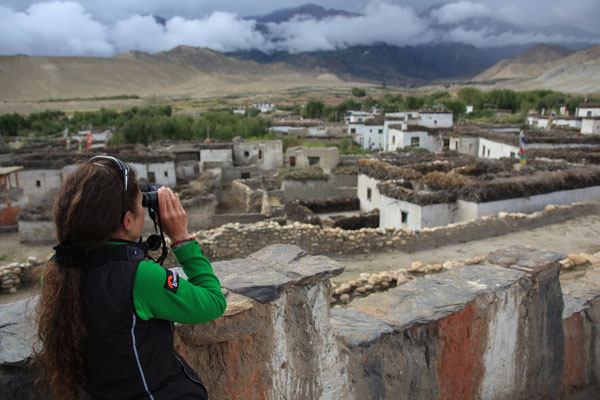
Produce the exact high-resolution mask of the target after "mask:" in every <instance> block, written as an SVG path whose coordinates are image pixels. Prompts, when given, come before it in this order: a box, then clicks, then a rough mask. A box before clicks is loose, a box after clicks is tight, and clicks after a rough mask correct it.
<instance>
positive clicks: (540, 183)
mask: <svg viewBox="0 0 600 400" xmlns="http://www.w3.org/2000/svg"><path fill="white" fill-rule="evenodd" d="M419 156H420V157H415V156H414V155H411V156H406V157H391V156H387V157H382V158H380V159H373V158H372V159H363V160H360V161H359V171H360V173H362V174H364V175H367V176H369V177H371V178H374V179H377V180H379V181H380V182H379V183H378V185H377V188H378V189H379V191H380V193H382V194H383V195H386V196H388V197H391V198H395V199H398V200H403V201H407V202H410V203H414V204H419V205H430V204H440V203H452V202H455V201H456V200H457V199H461V200H465V201H472V202H476V203H481V202H489V201H496V200H506V199H512V198H519V197H529V196H534V195H538V194H545V193H551V192H557V191H563V190H572V189H579V188H584V187H590V186H598V185H600V168H598V167H592V166H589V167H572V166H569V165H568V164H566V163H564V162H559V163H557V162H543V161H537V160H533V161H531V162H530V163H529V164H528V165H523V166H520V168H515V160H514V159H509V158H505V159H500V160H486V159H479V158H475V157H470V156H466V155H456V154H452V153H451V154H449V156H448V157H439V156H438V157H436V156H432V155H427V154H425V155H419ZM427 156H428V157H427ZM409 160H412V162H408V161H409Z"/></svg>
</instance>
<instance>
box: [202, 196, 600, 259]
mask: <svg viewBox="0 0 600 400" xmlns="http://www.w3.org/2000/svg"><path fill="white" fill-rule="evenodd" d="M598 211H600V206H599V205H598V204H597V203H581V204H576V205H570V206H553V205H550V206H548V207H547V209H546V210H545V211H537V212H534V213H533V214H520V213H515V214H508V213H499V214H498V216H494V217H489V216H485V217H481V218H478V219H476V220H472V221H469V222H462V223H457V224H450V225H447V226H443V227H436V228H424V229H422V230H420V231H412V230H410V229H409V230H402V229H399V228H362V229H359V230H356V231H352V230H343V229H340V228H328V227H324V228H321V227H319V226H316V225H308V224H301V223H299V222H295V223H294V224H293V225H284V226H281V225H280V224H278V223H276V222H273V221H265V222H259V223H257V224H253V225H241V224H239V223H230V224H226V225H223V226H221V227H219V228H216V229H211V230H208V231H199V232H196V233H195V235H196V237H197V238H198V241H199V242H200V245H201V246H202V248H203V251H204V254H205V255H206V256H207V257H208V258H209V259H211V260H213V261H216V260H228V259H232V258H238V257H246V256H247V255H248V254H251V253H253V252H255V251H258V250H260V249H262V248H263V247H265V246H268V245H270V244H278V243H283V244H294V245H297V246H300V247H301V248H302V249H304V250H306V251H308V252H310V253H311V254H348V253H370V252H376V251H384V250H385V251H388V252H394V251H406V252H412V251H417V250H424V249H430V248H435V247H438V246H442V245H448V244H452V243H461V242H466V241H469V240H475V239H481V238H485V237H492V236H498V235H503V234H506V233H509V232H513V231H516V230H521V229H532V228H535V227H538V226H543V225H547V224H552V223H556V222H560V221H564V220H566V219H569V218H573V217H576V216H580V215H585V214H591V213H597V212H598Z"/></svg>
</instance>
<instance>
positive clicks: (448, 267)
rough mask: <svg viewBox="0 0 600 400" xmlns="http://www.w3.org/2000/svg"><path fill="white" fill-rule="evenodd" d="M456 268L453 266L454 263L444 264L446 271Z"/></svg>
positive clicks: (447, 262)
mask: <svg viewBox="0 0 600 400" xmlns="http://www.w3.org/2000/svg"><path fill="white" fill-rule="evenodd" d="M453 267H454V264H452V261H446V262H445V263H444V264H442V268H444V269H452V268H453Z"/></svg>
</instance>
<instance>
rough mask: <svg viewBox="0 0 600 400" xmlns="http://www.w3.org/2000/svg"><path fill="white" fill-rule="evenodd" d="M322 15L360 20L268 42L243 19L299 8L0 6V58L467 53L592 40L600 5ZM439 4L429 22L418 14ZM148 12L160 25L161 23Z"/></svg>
mask: <svg viewBox="0 0 600 400" xmlns="http://www.w3.org/2000/svg"><path fill="white" fill-rule="evenodd" d="M313 3H315V4H318V5H321V6H323V7H326V8H334V9H342V10H346V11H351V12H355V13H360V14H361V15H360V16H356V17H351V18H346V17H334V18H329V19H326V20H321V21H316V20H312V19H307V18H297V19H295V20H292V21H289V22H284V23H281V24H270V25H269V31H270V33H269V34H267V35H264V34H262V33H261V32H259V31H257V30H256V24H255V22H254V21H253V20H247V19H244V17H249V16H257V15H264V14H268V13H270V12H272V11H274V10H276V9H279V8H285V7H297V6H299V5H302V4H305V2H304V1H285V0H278V1H274V0H273V1H272V0H255V1H248V0H220V1H207V0H175V1H171V2H169V1H165V0H71V1H40V0H37V1H35V0H34V1H30V0H0V54H9V55H10V54H28V55H84V56H114V55H116V54H119V53H122V52H125V51H129V50H140V51H145V52H149V53H155V52H158V51H162V50H169V49H171V48H173V47H175V46H177V45H180V44H186V45H190V46H200V47H209V48H212V49H214V50H217V51H222V52H227V51H236V50H249V49H259V50H262V51H266V52H270V51H277V50H286V51H291V52H300V51H313V50H333V49H338V48H343V47H346V46H352V45H364V44H371V43H374V42H387V43H389V44H394V45H398V46H407V45H420V44H426V43H430V42H439V41H455V42H456V41H457V42H463V43H467V44H473V45H475V46H480V47H481V46H501V45H508V44H524V43H538V42H558V41H560V42H575V41H578V40H579V38H578V37H577V35H576V34H575V33H573V34H571V33H570V32H569V30H568V29H567V30H565V29H563V27H565V26H573V27H576V28H580V29H585V30H587V31H589V32H592V33H593V34H594V35H593V37H594V39H599V38H600V23H599V22H598V21H600V0H570V1H564V0H562V1H558V0H504V1H497V0H481V1H476V0H472V1H467V0H460V1H456V2H449V1H443V0H441V1H431V0H407V1H394V0H359V1H357V2H348V1H347V0H345V1H342V0H328V1H313ZM433 5H442V7H441V8H439V9H437V10H435V11H434V12H433V13H432V14H431V17H430V18H421V17H420V16H419V15H420V13H421V12H422V11H423V10H425V9H426V8H428V7H430V6H433ZM151 15H158V16H161V17H164V18H166V19H167V22H166V24H165V26H163V25H161V24H158V23H157V22H156V21H155V19H154V18H153V17H151ZM472 17H491V18H494V19H496V20H499V21H503V22H508V23H511V24H514V25H516V26H520V27H527V28H529V27H532V26H533V27H541V26H549V27H557V28H558V27H561V29H560V32H559V30H557V32H554V33H553V32H544V33H543V34H542V33H536V34H532V33H526V32H519V31H515V32H505V33H503V34H502V35H497V34H496V33H494V32H493V31H491V30H490V29H488V28H487V27H485V26H484V27H479V28H478V30H475V31H474V30H468V29H465V28H464V27H461V26H455V27H453V29H451V30H444V31H440V30H439V29H436V28H435V26H439V24H460V23H461V22H463V21H465V20H466V19H468V18H472Z"/></svg>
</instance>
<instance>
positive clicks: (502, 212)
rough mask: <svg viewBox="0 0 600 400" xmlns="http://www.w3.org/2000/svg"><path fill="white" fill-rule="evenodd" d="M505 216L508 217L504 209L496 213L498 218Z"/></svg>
mask: <svg viewBox="0 0 600 400" xmlns="http://www.w3.org/2000/svg"><path fill="white" fill-rule="evenodd" d="M506 217H508V213H507V212H505V211H500V212H499V213H498V218H506Z"/></svg>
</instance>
